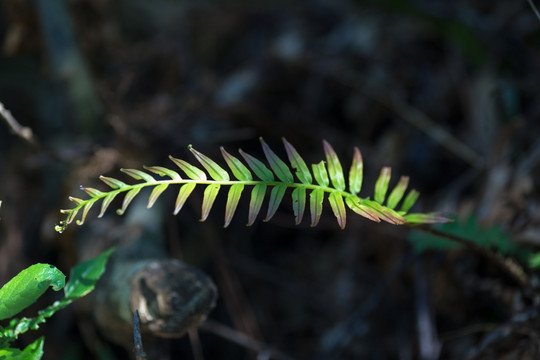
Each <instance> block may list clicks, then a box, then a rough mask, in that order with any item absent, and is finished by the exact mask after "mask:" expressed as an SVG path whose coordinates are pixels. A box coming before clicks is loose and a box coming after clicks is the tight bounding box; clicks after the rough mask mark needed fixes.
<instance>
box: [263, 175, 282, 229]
mask: <svg viewBox="0 0 540 360" xmlns="http://www.w3.org/2000/svg"><path fill="white" fill-rule="evenodd" d="M285 190H287V185H285V184H281V185H277V186H274V188H273V189H272V191H271V192H270V200H269V201H268V212H267V213H266V218H265V219H264V221H270V219H271V218H272V217H273V216H274V214H275V213H276V211H277V209H278V206H279V204H281V201H282V200H283V195H285Z"/></svg>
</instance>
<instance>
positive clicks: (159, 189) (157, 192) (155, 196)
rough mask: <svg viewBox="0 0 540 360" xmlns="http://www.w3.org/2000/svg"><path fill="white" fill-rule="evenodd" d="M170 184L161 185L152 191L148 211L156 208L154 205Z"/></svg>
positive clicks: (147, 206)
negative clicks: (153, 207)
mask: <svg viewBox="0 0 540 360" xmlns="http://www.w3.org/2000/svg"><path fill="white" fill-rule="evenodd" d="M168 186H169V184H159V185H158V186H156V187H155V188H154V190H152V193H151V194H150V197H148V204H147V205H146V208H147V209H150V208H151V207H152V206H154V203H155V202H156V200H157V199H158V197H159V196H160V195H161V193H162V192H164V191H165V189H167V187H168Z"/></svg>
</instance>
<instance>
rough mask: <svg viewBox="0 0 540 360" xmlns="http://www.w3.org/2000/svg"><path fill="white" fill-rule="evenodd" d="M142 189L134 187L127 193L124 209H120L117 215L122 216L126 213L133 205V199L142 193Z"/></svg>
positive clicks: (123, 203)
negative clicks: (130, 205) (131, 204)
mask: <svg viewBox="0 0 540 360" xmlns="http://www.w3.org/2000/svg"><path fill="white" fill-rule="evenodd" d="M141 189H142V187H139V186H137V187H134V188H133V189H131V190H129V191H128V192H127V193H126V196H124V201H122V208H121V209H118V210H116V213H117V214H118V215H122V214H124V212H125V211H126V209H127V208H128V206H129V204H130V203H131V201H132V200H133V198H134V197H135V196H137V194H138V193H139V192H140V191H141Z"/></svg>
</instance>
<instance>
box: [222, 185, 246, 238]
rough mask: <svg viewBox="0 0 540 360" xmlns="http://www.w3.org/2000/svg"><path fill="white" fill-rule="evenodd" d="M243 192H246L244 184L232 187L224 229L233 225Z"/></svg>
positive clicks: (226, 208) (228, 197) (226, 207)
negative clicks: (232, 221)
mask: <svg viewBox="0 0 540 360" xmlns="http://www.w3.org/2000/svg"><path fill="white" fill-rule="evenodd" d="M242 191H244V184H234V185H231V188H230V189H229V194H228V195H227V205H226V206H225V225H223V227H227V226H229V224H230V223H231V220H232V218H233V216H234V213H235V211H236V208H237V206H238V202H239V201H240V197H241V196H242Z"/></svg>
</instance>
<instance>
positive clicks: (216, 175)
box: [189, 145, 230, 181]
mask: <svg viewBox="0 0 540 360" xmlns="http://www.w3.org/2000/svg"><path fill="white" fill-rule="evenodd" d="M189 150H190V151H191V153H192V154H193V155H195V158H196V159H197V161H199V162H200V163H201V165H202V166H203V167H204V168H205V169H206V171H208V174H210V177H211V178H212V179H214V180H216V181H229V180H230V178H229V173H228V172H227V171H225V169H223V168H222V167H221V166H219V165H218V164H217V163H216V162H215V161H214V160H212V159H210V158H209V157H208V156H206V155H204V154H202V153H200V152H198V151H197V150H195V149H194V148H193V147H192V146H191V145H190V146H189Z"/></svg>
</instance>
